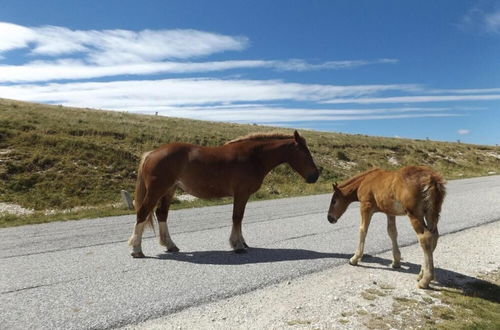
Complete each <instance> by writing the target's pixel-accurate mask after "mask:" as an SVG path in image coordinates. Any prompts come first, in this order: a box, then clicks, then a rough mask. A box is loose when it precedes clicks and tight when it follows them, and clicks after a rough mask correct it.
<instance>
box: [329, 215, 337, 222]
mask: <svg viewBox="0 0 500 330" xmlns="http://www.w3.org/2000/svg"><path fill="white" fill-rule="evenodd" d="M328 222H330V223H335V222H337V219H335V218H334V217H332V216H331V215H329V214H328Z"/></svg>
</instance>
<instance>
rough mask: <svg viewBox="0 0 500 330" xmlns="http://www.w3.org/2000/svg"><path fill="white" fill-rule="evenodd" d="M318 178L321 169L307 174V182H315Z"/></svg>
mask: <svg viewBox="0 0 500 330" xmlns="http://www.w3.org/2000/svg"><path fill="white" fill-rule="evenodd" d="M318 178H319V171H316V172H314V173H313V174H309V175H308V176H307V179H306V182H307V183H315V182H316V181H318Z"/></svg>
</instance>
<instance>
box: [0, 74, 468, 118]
mask: <svg viewBox="0 0 500 330" xmlns="http://www.w3.org/2000/svg"><path fill="white" fill-rule="evenodd" d="M419 89H420V87H419V86H416V85H356V86H336V85H319V84H297V83H288V82H283V81H279V80H237V79H232V80H224V79H208V78H205V79H200V78H198V79H163V80H131V81H115V82H80V83H57V84H43V85H33V84H19V85H9V86H7V85H4V86H2V85H0V97H11V98H15V99H21V100H27V101H35V102H45V103H55V104H63V105H68V106H76V107H93V108H104V109H109V110H119V111H131V112H142V113H154V112H158V113H159V114H161V115H166V116H174V117H186V118H195V119H205V120H219V121H234V122H257V123H276V122H282V123H284V122H295V121H341V120H387V119H396V118H400V119H401V118H420V117H450V116H459V115H462V113H461V110H460V108H458V107H404V106H403V107H401V106H399V107H398V106H395V107H380V108H377V107H372V108H331V109H325V108H321V105H320V104H319V102H322V101H323V100H331V99H332V98H336V97H338V98H345V97H363V96H369V95H377V94H379V93H386V92H398V93H409V92H413V91H415V90H419ZM281 103H285V104H290V103H296V104H307V105H308V107H292V106H283V105H280V104H281Z"/></svg>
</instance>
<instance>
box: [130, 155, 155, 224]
mask: <svg viewBox="0 0 500 330" xmlns="http://www.w3.org/2000/svg"><path fill="white" fill-rule="evenodd" d="M150 153H151V151H148V152H146V153H144V154H143V155H142V157H141V161H140V163H139V168H138V169H137V181H136V184H135V199H134V202H133V203H134V207H135V212H136V213H137V212H138V211H139V208H140V207H141V206H142V203H143V201H144V198H145V197H146V192H147V190H146V185H145V183H144V177H143V176H142V169H143V167H144V162H145V160H146V158H148V156H149V154H150ZM152 217H153V211H151V213H149V214H148V216H147V218H146V221H145V223H146V224H147V225H148V226H151V228H153V230H154V225H153V221H152Z"/></svg>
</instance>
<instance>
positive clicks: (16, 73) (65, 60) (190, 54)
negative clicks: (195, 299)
mask: <svg viewBox="0 0 500 330" xmlns="http://www.w3.org/2000/svg"><path fill="white" fill-rule="evenodd" d="M248 45H249V40H248V38H247V37H244V36H227V35H221V34H217V33H211V32H205V31H198V30H143V31H129V30H102V31H98V30H70V29H68V28H65V27H59V26H44V27H25V26H20V25H16V24H11V23H2V22H0V60H2V56H3V58H4V59H8V52H9V51H11V50H24V51H25V52H27V54H28V55H29V56H28V58H29V59H30V60H29V61H27V62H26V63H23V64H20V65H19V64H16V65H7V64H4V65H0V82H4V83H6V82H8V83H18V82H39V81H51V80H81V79H91V78H102V77H112V76H120V75H150V74H165V73H176V74H185V73H193V72H213V71H223V70H230V69H249V68H268V69H273V70H282V71H306V70H307V71H311V70H323V69H330V70H339V69H349V68H355V67H361V66H366V65H375V64H394V63H397V62H398V60H397V59H390V58H382V59H375V60H342V61H326V62H318V63H309V62H307V61H305V60H301V59H292V60H261V59H257V60H224V61H209V62H206V61H205V62H203V61H202V62H193V59H194V58H199V57H201V56H207V55H213V54H216V53H221V52H226V51H241V50H244V49H245V48H247V47H248ZM47 57H48V59H47ZM41 59H43V60H41Z"/></svg>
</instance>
